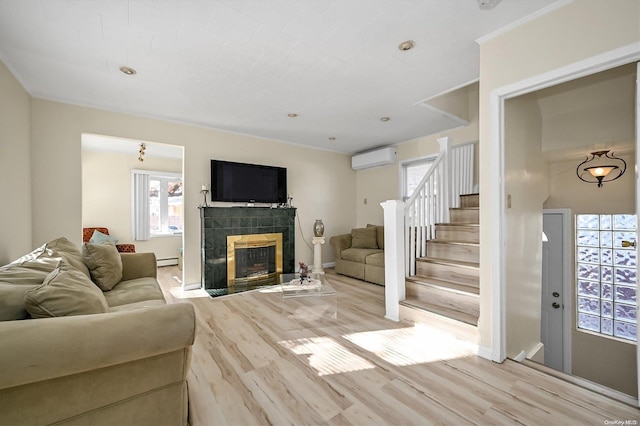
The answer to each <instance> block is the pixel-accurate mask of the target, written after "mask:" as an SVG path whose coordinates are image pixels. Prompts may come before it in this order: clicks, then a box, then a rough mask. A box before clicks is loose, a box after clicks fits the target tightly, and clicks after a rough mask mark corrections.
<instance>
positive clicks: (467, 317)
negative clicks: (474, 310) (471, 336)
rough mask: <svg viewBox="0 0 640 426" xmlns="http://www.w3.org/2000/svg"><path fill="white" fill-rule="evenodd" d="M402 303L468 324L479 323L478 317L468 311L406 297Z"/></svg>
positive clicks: (474, 324) (475, 324)
mask: <svg viewBox="0 0 640 426" xmlns="http://www.w3.org/2000/svg"><path fill="white" fill-rule="evenodd" d="M400 304H401V305H404V306H409V307H412V308H415V309H422V310H425V311H429V312H432V313H434V314H438V315H441V316H443V317H447V318H451V319H454V320H457V321H462V322H464V323H467V324H471V325H473V326H477V325H478V317H477V316H475V315H471V314H468V313H466V312H460V311H457V310H455V309H449V308H445V307H442V306H435V305H431V304H429V303H427V302H424V301H422V300H418V299H405V300H402V301H400Z"/></svg>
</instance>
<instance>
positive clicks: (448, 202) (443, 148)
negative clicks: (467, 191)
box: [438, 136, 453, 222]
mask: <svg viewBox="0 0 640 426" xmlns="http://www.w3.org/2000/svg"><path fill="white" fill-rule="evenodd" d="M438 144H440V154H444V161H443V163H444V176H445V178H444V180H443V182H442V184H443V189H444V191H443V194H444V195H445V196H444V197H443V200H442V201H443V204H442V209H443V210H442V221H443V222H449V207H450V206H452V205H453V204H452V202H453V184H452V182H453V180H452V169H453V166H452V165H451V142H450V141H449V137H446V136H445V137H443V138H438Z"/></svg>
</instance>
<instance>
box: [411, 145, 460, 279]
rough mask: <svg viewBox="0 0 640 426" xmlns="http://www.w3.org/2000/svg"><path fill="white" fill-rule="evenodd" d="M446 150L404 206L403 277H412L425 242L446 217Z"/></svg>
mask: <svg viewBox="0 0 640 426" xmlns="http://www.w3.org/2000/svg"><path fill="white" fill-rule="evenodd" d="M447 156H448V150H447V149H444V150H442V151H441V152H440V154H439V155H438V157H437V158H436V160H435V161H434V162H433V164H432V165H431V167H430V168H429V170H428V171H427V173H425V175H424V177H423V178H422V180H421V181H420V184H419V185H418V186H417V187H416V189H415V191H414V192H413V194H411V197H409V199H408V200H407V202H406V205H405V218H404V225H405V229H404V234H405V244H406V245H405V247H406V250H407V251H406V253H405V256H404V257H405V275H406V276H407V277H410V276H414V275H416V259H418V258H420V257H423V256H426V253H427V241H428V240H430V239H433V238H434V237H435V226H436V224H437V223H441V222H446V221H447V220H448V213H449V196H448V187H447V182H448V180H449V178H448V162H447Z"/></svg>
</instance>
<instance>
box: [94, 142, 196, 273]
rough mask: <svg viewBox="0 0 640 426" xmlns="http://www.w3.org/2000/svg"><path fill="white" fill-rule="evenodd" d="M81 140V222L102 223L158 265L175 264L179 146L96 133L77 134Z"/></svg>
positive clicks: (179, 197)
mask: <svg viewBox="0 0 640 426" xmlns="http://www.w3.org/2000/svg"><path fill="white" fill-rule="evenodd" d="M81 146H82V152H81V158H82V227H83V228H87V227H105V228H108V229H109V235H110V236H111V237H113V238H114V239H117V240H119V241H120V242H123V243H124V242H126V243H131V244H132V245H134V246H135V250H136V252H153V253H155V255H156V258H157V259H158V266H169V265H180V264H181V263H182V262H181V258H180V257H181V248H182V247H183V232H182V223H183V216H184V214H183V208H182V179H183V158H184V153H183V151H184V148H183V147H182V146H177V145H169V144H162V143H156V142H149V141H140V140H134V139H126V138H119V137H112V136H104V135H96V134H83V135H82V144H81ZM134 175H140V176H142V178H144V179H141V182H142V184H141V185H138V183H137V181H136V180H135V179H134V178H133V177H134ZM165 181H166V182H165ZM140 188H142V189H145V191H143V192H141V193H140V194H137V192H138V189H140ZM141 194H142V195H141ZM141 197H142V198H141ZM141 206H142V207H144V209H142V210H140V212H138V209H139V208H140V207H141ZM138 216H140V217H139V218H137V217H138ZM142 216H144V217H142ZM142 219H144V220H142ZM147 228H148V229H147ZM141 231H144V232H141ZM180 278H181V279H182V281H184V279H183V278H182V277H180Z"/></svg>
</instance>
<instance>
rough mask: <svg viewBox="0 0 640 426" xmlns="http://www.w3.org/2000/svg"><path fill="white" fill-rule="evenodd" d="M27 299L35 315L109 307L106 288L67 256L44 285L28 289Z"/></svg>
mask: <svg viewBox="0 0 640 426" xmlns="http://www.w3.org/2000/svg"><path fill="white" fill-rule="evenodd" d="M24 303H25V308H26V310H27V312H29V314H30V315H31V317H32V318H49V317H63V316H69V315H89V314H102V313H105V312H108V309H109V307H108V306H107V301H106V300H105V298H104V296H103V295H102V291H101V290H100V289H99V288H98V287H96V286H95V284H94V283H92V282H91V280H90V279H89V278H88V277H87V276H86V275H84V274H83V273H82V272H80V271H78V270H77V269H75V268H74V267H73V266H71V265H69V264H68V263H67V262H66V261H65V260H61V261H60V265H59V266H58V267H57V268H56V269H55V270H54V271H53V272H51V273H50V274H49V275H48V276H47V277H46V278H45V280H44V282H43V283H42V285H40V286H39V287H36V288H34V289H31V290H28V291H27V292H26V293H25V296H24Z"/></svg>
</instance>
